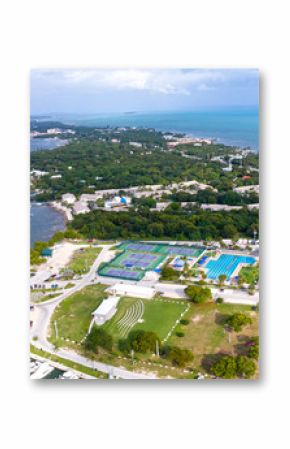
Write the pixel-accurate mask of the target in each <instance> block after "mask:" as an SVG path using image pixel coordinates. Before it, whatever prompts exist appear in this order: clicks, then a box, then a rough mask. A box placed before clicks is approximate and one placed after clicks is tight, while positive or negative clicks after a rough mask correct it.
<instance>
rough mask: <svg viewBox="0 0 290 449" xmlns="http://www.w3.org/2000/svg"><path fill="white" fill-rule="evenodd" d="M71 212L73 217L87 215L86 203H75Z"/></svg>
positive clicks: (88, 210)
mask: <svg viewBox="0 0 290 449" xmlns="http://www.w3.org/2000/svg"><path fill="white" fill-rule="evenodd" d="M73 211H74V214H75V215H79V214H87V213H88V212H90V209H89V208H88V206H87V204H86V203H83V202H82V201H76V202H75V203H74V206H73Z"/></svg>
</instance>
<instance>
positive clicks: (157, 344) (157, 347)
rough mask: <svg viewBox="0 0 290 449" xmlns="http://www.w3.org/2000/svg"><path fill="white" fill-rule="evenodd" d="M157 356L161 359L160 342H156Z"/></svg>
mask: <svg viewBox="0 0 290 449" xmlns="http://www.w3.org/2000/svg"><path fill="white" fill-rule="evenodd" d="M156 355H157V357H159V341H158V340H156Z"/></svg>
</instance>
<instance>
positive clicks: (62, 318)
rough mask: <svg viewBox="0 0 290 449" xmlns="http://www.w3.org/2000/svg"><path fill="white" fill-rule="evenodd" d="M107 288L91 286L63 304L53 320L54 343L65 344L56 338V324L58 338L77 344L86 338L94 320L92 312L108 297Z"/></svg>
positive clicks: (51, 326)
mask: <svg viewBox="0 0 290 449" xmlns="http://www.w3.org/2000/svg"><path fill="white" fill-rule="evenodd" d="M105 288H106V286H104V285H91V286H89V287H86V288H84V289H83V290H81V291H79V292H76V293H74V294H73V295H72V296H70V297H69V298H67V299H65V300H64V301H62V302H61V304H60V305H59V306H58V307H57V308H56V310H55V311H54V314H53V316H52V320H51V325H50V330H51V341H52V343H58V344H63V340H62V339H61V338H58V339H57V338H56V335H55V325H54V322H56V325H57V331H58V337H62V338H64V339H69V340H73V341H76V342H80V341H81V340H82V339H83V338H84V336H85V335H86V333H87V331H88V328H89V325H90V322H91V319H92V312H93V311H94V310H95V309H96V308H97V307H98V305H99V304H100V303H101V301H102V299H103V298H104V297H105V296H106V295H105V294H104V290H105Z"/></svg>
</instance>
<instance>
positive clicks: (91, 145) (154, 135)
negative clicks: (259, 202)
mask: <svg viewBox="0 0 290 449" xmlns="http://www.w3.org/2000/svg"><path fill="white" fill-rule="evenodd" d="M47 125H48V122H47V123H46V125H45V126H47ZM34 126H35V127H36V128H37V124H35V123H34ZM61 127H63V125H61ZM74 130H75V131H76V135H75V138H74V139H73V141H71V143H69V144H68V145H66V146H64V147H61V148H57V149H54V150H49V151H35V152H33V153H32V154H31V167H32V169H38V170H43V171H47V172H49V175H47V176H43V177H41V178H40V179H38V180H36V181H35V185H34V187H35V188H39V189H42V190H44V193H42V194H39V195H38V196H37V201H47V200H52V199H58V198H60V196H61V194H63V193H66V192H71V193H74V194H76V195H79V194H81V193H89V192H91V191H92V189H90V188H89V186H90V185H93V186H95V188H96V189H110V188H120V190H121V189H122V188H125V187H129V186H134V185H147V184H148V185H149V184H163V185H166V184H169V183H172V182H181V181H185V180H188V179H196V180H197V181H201V182H206V183H208V184H210V185H212V186H213V187H215V188H217V189H218V190H219V191H220V192H221V194H220V197H218V198H212V201H214V202H217V201H220V202H223V201H224V203H226V202H227V201H229V203H227V204H230V203H234V204H236V203H237V202H238V203H239V204H244V203H246V202H247V199H245V198H241V197H238V196H237V195H235V194H233V193H231V194H229V191H232V185H233V179H236V180H237V183H238V184H239V185H240V184H241V185H243V184H257V183H258V173H255V172H253V173H251V177H250V179H248V178H247V180H246V181H245V180H244V179H243V176H244V175H246V174H247V170H248V167H249V166H254V165H256V166H257V165H258V154H254V153H253V154H251V155H250V157H249V158H248V159H247V158H246V159H245V160H244V163H243V167H241V166H240V164H239V162H238V164H235V163H234V161H233V171H232V172H228V173H225V172H224V171H223V170H222V168H223V165H222V164H221V163H220V162H218V161H212V160H211V158H212V156H217V155H221V154H222V155H227V154H232V153H234V152H237V151H236V149H235V148H233V147H229V146H225V145H222V144H218V145H216V144H211V145H203V146H202V147H200V148H197V147H195V146H194V145H179V146H177V147H176V148H175V149H174V150H170V151H169V150H167V147H166V142H165V139H164V137H163V135H162V133H160V132H156V131H155V130H153V129H136V130H133V129H127V130H125V131H122V132H121V133H120V132H116V131H117V130H114V129H110V128H106V129H105V128H103V129H95V128H89V127H74ZM112 138H113V139H115V138H117V139H118V140H120V142H118V143H112V142H111V139H112ZM100 139H102V140H100ZM130 139H131V141H138V142H141V143H142V147H140V148H136V147H132V146H130V145H129V142H130ZM144 150H150V151H144ZM184 154H185V155H189V156H192V155H193V156H197V158H196V159H195V160H194V163H192V160H191V159H190V158H188V157H183V155H184ZM68 167H72V168H71V169H68ZM53 173H60V174H61V175H62V178H60V179H57V180H56V179H51V177H50V176H51V175H52V174H53ZM198 195H201V196H198V197H197V200H198V201H201V200H202V199H203V198H202V195H204V196H205V195H208V194H207V193H206V194H198ZM227 195H228V196H227ZM254 200H256V198H255V199H254ZM185 201H188V200H185ZM193 201H194V200H193ZM249 201H251V202H252V201H253V199H250V200H249ZM255 202H256V201H255Z"/></svg>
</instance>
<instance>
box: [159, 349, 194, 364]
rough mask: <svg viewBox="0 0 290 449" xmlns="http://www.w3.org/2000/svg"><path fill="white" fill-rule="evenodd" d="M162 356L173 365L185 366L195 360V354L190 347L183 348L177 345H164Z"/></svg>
mask: <svg viewBox="0 0 290 449" xmlns="http://www.w3.org/2000/svg"><path fill="white" fill-rule="evenodd" d="M161 355H162V357H164V358H166V359H168V360H170V361H171V363H172V365H174V366H178V367H183V366H185V364H186V363H188V362H191V361H192V360H193V354H192V352H191V351H189V350H188V349H181V348H178V347H177V346H164V347H162V348H161Z"/></svg>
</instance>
